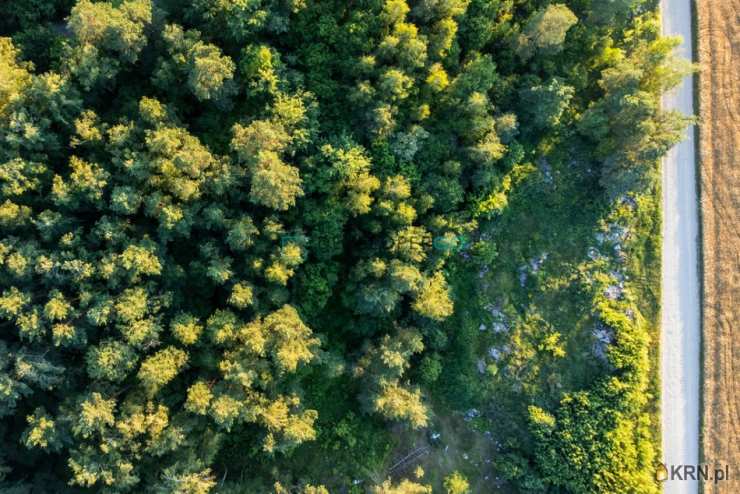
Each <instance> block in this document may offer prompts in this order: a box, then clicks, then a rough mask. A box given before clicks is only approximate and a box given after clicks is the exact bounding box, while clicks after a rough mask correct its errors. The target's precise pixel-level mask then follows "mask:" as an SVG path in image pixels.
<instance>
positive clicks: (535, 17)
mask: <svg viewBox="0 0 740 494" xmlns="http://www.w3.org/2000/svg"><path fill="white" fill-rule="evenodd" d="M576 22H578V18H577V17H576V16H575V14H573V12H572V11H571V10H570V9H569V8H568V7H567V6H566V5H565V4H562V3H554V4H550V5H548V6H547V7H546V8H544V9H541V10H538V11H537V12H535V13H534V14H532V16H531V17H530V18H529V19H527V22H526V23H525V24H524V28H523V29H522V33H521V34H520V35H519V38H518V39H517V47H516V50H517V53H518V54H519V56H520V57H522V58H524V59H527V58H529V57H531V56H532V55H533V54H534V53H535V52H539V53H542V54H545V55H548V54H552V53H557V52H558V51H560V50H561V49H562V46H563V41H565V36H566V34H567V33H568V30H569V29H570V28H571V27H572V26H573V25H574V24H575V23H576Z"/></svg>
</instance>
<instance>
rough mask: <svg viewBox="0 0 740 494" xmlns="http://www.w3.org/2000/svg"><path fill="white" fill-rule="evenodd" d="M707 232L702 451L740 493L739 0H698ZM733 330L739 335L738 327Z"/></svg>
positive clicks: (722, 487) (725, 485)
mask: <svg viewBox="0 0 740 494" xmlns="http://www.w3.org/2000/svg"><path fill="white" fill-rule="evenodd" d="M697 14H698V15H697V24H698V25H697V28H698V29H697V31H698V36H697V38H698V57H699V63H700V66H701V74H700V76H699V94H698V96H699V108H700V140H699V149H700V151H699V152H700V168H701V169H700V180H701V208H702V229H703V232H702V237H703V239H702V240H703V266H704V267H703V289H704V291H703V304H702V305H703V307H702V308H703V316H702V317H703V340H704V341H703V355H704V363H703V373H704V374H703V387H704V389H703V392H704V401H703V412H702V415H703V417H702V434H703V437H702V453H703V461H704V462H707V463H719V464H729V466H730V478H731V480H730V481H725V482H719V483H717V484H712V483H706V484H705V485H704V492H706V493H711V494H715V493H737V492H740V402H739V400H740V394H739V393H738V388H739V387H740V335H738V333H737V331H738V330H740V327H738V325H739V324H740V317H738V316H739V315H740V164H739V163H738V161H737V153H738V151H739V150H740V88H738V84H739V81H740V56H739V54H740V0H697ZM733 332H734V334H733Z"/></svg>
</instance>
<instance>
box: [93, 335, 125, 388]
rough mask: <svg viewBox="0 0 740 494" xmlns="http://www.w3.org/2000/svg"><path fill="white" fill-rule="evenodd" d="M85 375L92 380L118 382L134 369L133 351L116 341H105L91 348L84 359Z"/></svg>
mask: <svg viewBox="0 0 740 494" xmlns="http://www.w3.org/2000/svg"><path fill="white" fill-rule="evenodd" d="M85 362H86V363H87V373H88V374H89V375H90V377H92V378H93V379H96V380H98V379H105V380H108V381H112V382H120V381H122V380H124V379H126V377H127V376H128V374H129V373H130V372H131V371H132V370H133V369H134V368H135V367H136V362H137V356H136V352H134V350H133V349H132V348H131V347H130V346H128V345H126V344H124V343H121V342H120V341H117V340H112V339H110V340H105V341H103V342H102V343H101V344H100V345H98V346H94V347H91V348H90V349H89V350H88V351H87V355H86V357H85Z"/></svg>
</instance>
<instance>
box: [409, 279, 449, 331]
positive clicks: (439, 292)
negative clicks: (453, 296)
mask: <svg viewBox="0 0 740 494" xmlns="http://www.w3.org/2000/svg"><path fill="white" fill-rule="evenodd" d="M414 310H415V311H416V312H418V313H419V314H421V315H422V316H425V317H429V318H431V319H437V320H441V319H444V318H446V317H447V316H449V315H450V314H452V311H453V304H452V300H450V293H449V289H448V287H447V282H446V281H445V278H444V275H443V274H442V273H435V274H434V275H432V277H431V278H429V279H428V280H425V281H424V282H423V284H422V287H421V289H420V290H419V294H418V295H417V296H416V300H415V301H414Z"/></svg>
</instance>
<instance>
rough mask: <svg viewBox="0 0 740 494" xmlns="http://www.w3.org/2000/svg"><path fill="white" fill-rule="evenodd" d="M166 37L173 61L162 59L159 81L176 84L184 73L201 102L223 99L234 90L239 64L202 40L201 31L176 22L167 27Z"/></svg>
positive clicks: (164, 34) (188, 83) (189, 86)
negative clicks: (191, 29) (234, 79)
mask: <svg viewBox="0 0 740 494" xmlns="http://www.w3.org/2000/svg"><path fill="white" fill-rule="evenodd" d="M163 36H164V39H165V42H166V43H167V47H168V51H169V54H170V57H172V60H164V61H162V66H161V67H160V69H159V73H158V77H159V79H160V81H159V83H160V84H162V85H164V84H168V83H174V82H175V80H176V78H177V76H178V75H184V76H185V77H186V78H187V79H186V80H187V85H188V88H189V89H190V91H191V92H192V93H193V95H194V96H195V97H196V98H197V99H198V100H199V101H208V100H223V99H224V98H226V97H227V96H229V95H230V94H231V93H232V92H233V90H234V88H233V82H232V80H233V78H234V71H235V70H236V65H235V64H234V61H233V60H231V58H229V57H228V56H225V55H223V54H222V52H221V50H220V49H219V48H218V47H217V46H216V45H212V44H210V43H204V42H203V41H201V36H200V33H199V32H198V31H184V30H183V28H182V27H180V26H178V25H176V24H170V25H168V26H166V27H165V30H164V33H163Z"/></svg>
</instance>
